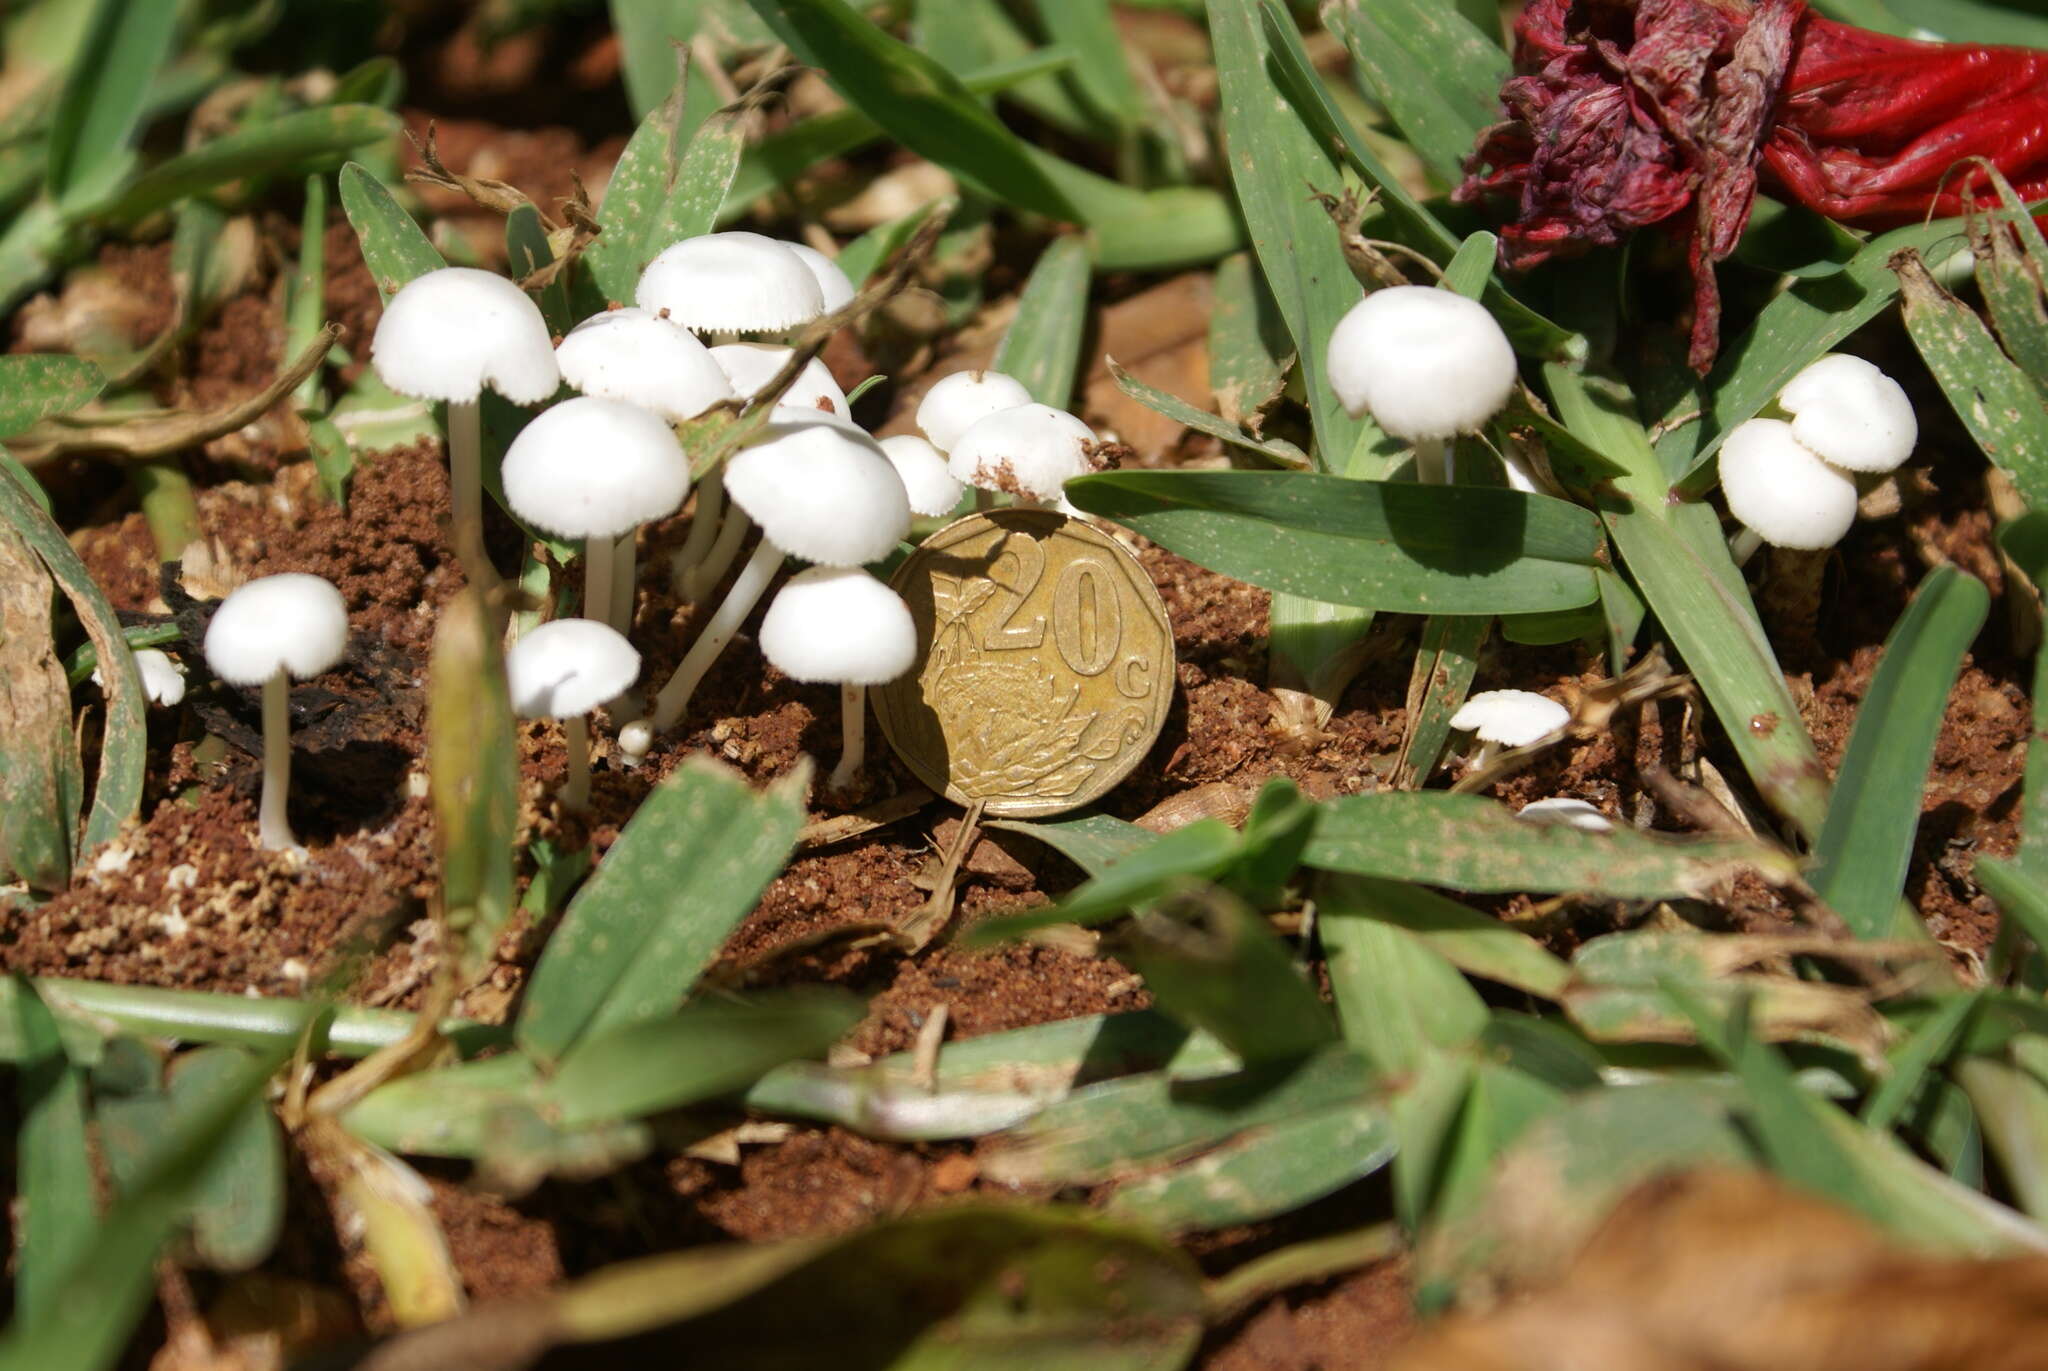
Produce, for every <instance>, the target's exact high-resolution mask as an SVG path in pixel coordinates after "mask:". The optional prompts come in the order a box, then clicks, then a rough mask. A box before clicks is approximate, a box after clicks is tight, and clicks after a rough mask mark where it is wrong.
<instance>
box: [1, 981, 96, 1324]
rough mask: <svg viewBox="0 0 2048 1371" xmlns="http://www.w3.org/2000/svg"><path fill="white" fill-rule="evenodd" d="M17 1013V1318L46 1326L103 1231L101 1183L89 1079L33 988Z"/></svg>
mask: <svg viewBox="0 0 2048 1371" xmlns="http://www.w3.org/2000/svg"><path fill="white" fill-rule="evenodd" d="M13 984H14V987H15V993H14V1004H13V1006H12V1007H13V1011H14V1017H15V1019H16V1026H15V1032H16V1033H18V1034H19V1035H20V1038H21V1042H22V1045H23V1051H22V1054H21V1057H20V1074H19V1075H18V1076H17V1078H16V1080H15V1098H16V1101H17V1106H18V1108H19V1109H20V1111H21V1130H20V1132H19V1133H17V1134H16V1135H15V1156H16V1160H15V1190H16V1193H17V1195H18V1196H19V1199H18V1201H17V1204H18V1210H17V1217H16V1219H15V1267H14V1318H15V1320H16V1323H17V1325H21V1324H29V1323H33V1322H36V1321H38V1320H41V1319H44V1318H47V1317H48V1316H49V1314H50V1312H51V1309H50V1305H51V1301H52V1299H53V1297H54V1296H55V1294H56V1292H57V1291H58V1290H59V1289H60V1288H61V1286H62V1282H63V1279H64V1276H65V1274H66V1273H67V1272H68V1271H70V1270H71V1269H72V1268H73V1267H75V1266H76V1265H77V1262H78V1257H79V1254H80V1253H81V1252H83V1251H84V1250H85V1249H86V1247H87V1245H88V1244H89V1243H91V1241H92V1236H93V1230H94V1229H95V1228H97V1227H98V1226H99V1203H98V1183H97V1181H96V1180H95V1179H94V1176H93V1165H92V1148H91V1145H90V1143H89V1140H88V1137H87V1122H86V1087H85V1072H84V1071H83V1070H81V1069H80V1068H79V1067H77V1066H75V1065H73V1064H72V1062H71V1060H70V1058H69V1057H67V1056H66V1055H65V1053H64V1046H63V1043H62V1042H61V1041H60V1040H59V1038H58V1034H57V1021H56V1019H55V1018H54V1017H52V1015H51V1013H50V1011H49V1008H48V1007H47V1006H45V1005H44V1004H43V1001H42V997H41V996H39V995H37V994H36V992H35V988H34V986H33V985H32V984H31V983H30V982H28V981H26V980H24V979H22V978H20V977H16V978H14V981H13Z"/></svg>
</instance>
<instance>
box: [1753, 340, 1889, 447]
mask: <svg viewBox="0 0 2048 1371" xmlns="http://www.w3.org/2000/svg"><path fill="white" fill-rule="evenodd" d="M1778 408H1780V409H1782V410H1784V411H1785V412H1786V413H1787V414H1789V415H1791V416H1792V436H1793V437H1795V438H1797V439H1798V440H1799V441H1800V442H1802V443H1804V444H1806V446H1808V447H1809V448H1811V449H1813V451H1814V453H1815V455H1816V456H1818V457H1820V459H1821V460H1822V461H1824V462H1827V463H1828V464H1829V465H1830V466H1838V467H1841V468H1842V469H1843V470H1845V471H1892V470H1895V469H1896V468H1897V467H1898V466H1899V464H1900V463H1902V462H1904V461H1905V460H1906V459H1907V458H1908V457H1910V456H1912V455H1913V444H1914V443H1915V442H1917V441H1919V438H1920V420H1919V417H1918V416H1917V415H1915V414H1914V413H1913V402H1912V401H1911V400H1908V399H1907V398H1906V391H1905V388H1904V387H1903V386H1901V385H1900V384H1899V383H1898V382H1897V381H1894V380H1893V379H1892V378H1891V377H1889V376H1887V375H1885V374H1884V373H1883V372H1882V371H1879V370H1878V369H1877V368H1876V367H1874V366H1872V365H1871V364H1870V363H1869V362H1866V361H1864V360H1863V359H1862V358H1861V357H1854V356H1851V355H1850V354H1848V353H1846V352H1831V353H1829V354H1828V355H1827V356H1825V357H1823V358H1821V359H1820V360H1819V361H1817V362H1814V363H1812V364H1811V365H1810V366H1808V367H1807V368H1806V369H1805V370H1804V371H1802V372H1800V373H1799V374H1798V375H1797V376H1794V377H1793V378H1792V379H1791V380H1790V381H1789V382H1787V383H1786V385H1785V388H1784V389H1783V390H1781V391H1779V392H1778Z"/></svg>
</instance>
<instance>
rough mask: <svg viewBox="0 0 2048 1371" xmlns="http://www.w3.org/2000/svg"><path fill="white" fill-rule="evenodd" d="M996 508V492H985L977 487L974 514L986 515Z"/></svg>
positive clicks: (975, 489)
mask: <svg viewBox="0 0 2048 1371" xmlns="http://www.w3.org/2000/svg"><path fill="white" fill-rule="evenodd" d="M995 507H996V495H995V492H994V491H992V490H985V489H983V488H982V487H980V486H976V487H975V488H974V512H975V513H976V514H986V513H988V512H989V511H990V510H992V509H994V508H995Z"/></svg>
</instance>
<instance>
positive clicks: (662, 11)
mask: <svg viewBox="0 0 2048 1371" xmlns="http://www.w3.org/2000/svg"><path fill="white" fill-rule="evenodd" d="M703 9H704V0H611V17H612V29H613V31H614V32H615V33H617V34H618V36H619V56H620V59H621V61H620V73H619V74H620V75H621V76H622V77H624V78H625V84H626V103H627V104H628V105H630V106H632V109H633V113H634V115H635V116H636V117H641V116H645V115H648V114H650V113H652V112H653V111H654V110H656V109H658V108H660V106H661V105H662V104H663V103H664V102H666V101H668V100H671V99H674V100H676V111H677V114H678V116H679V117H680V119H681V121H682V124H681V126H682V129H683V132H684V136H685V137H687V136H688V134H689V132H690V131H691V130H693V129H695V128H696V127H697V125H698V124H700V123H702V122H703V121H704V118H705V117H706V116H707V115H709V114H710V113H711V111H712V110H714V109H716V108H717V107H718V96H717V94H716V93H715V88H714V87H713V86H712V84H711V82H710V81H709V79H706V78H704V77H703V76H702V73H701V71H699V70H696V69H694V63H693V64H692V65H693V70H692V71H691V72H690V79H689V80H688V81H686V82H683V83H681V87H682V88H681V90H680V91H678V89H677V86H678V82H677V79H676V78H677V62H676V50H675V47H674V46H673V45H674V44H675V43H682V44H684V45H685V46H687V45H688V44H689V42H690V40H691V39H692V38H694V37H696V35H697V30H698V27H699V22H700V16H701V14H702V11H703ZM679 97H680V98H679Z"/></svg>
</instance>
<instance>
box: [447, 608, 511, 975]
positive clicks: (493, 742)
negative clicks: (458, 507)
mask: <svg viewBox="0 0 2048 1371" xmlns="http://www.w3.org/2000/svg"><path fill="white" fill-rule="evenodd" d="M504 636H505V635H504V626H503V624H502V622H501V621H500V620H499V619H498V616H496V615H494V614H492V613H490V612H489V611H488V610H487V609H486V608H485V607H484V602H483V598H482V597H481V596H480V595H478V594H476V593H475V592H472V591H465V592H463V593H462V594H460V595H457V596H456V597H455V598H454V599H453V600H451V601H450V602H449V603H448V605H447V607H446V608H444V609H443V610H442V611H441V622H440V625H439V626H438V627H437V628H436V629H435V632H434V647H433V655H432V657H431V659H430V660H429V663H428V668H427V789H428V794H429V795H430V796H431V798H432V800H433V806H434V843H435V849H436V852H437V855H438V856H439V857H440V859H441V906H442V911H443V917H444V918H445V919H446V920H447V925H448V931H449V932H450V933H452V934H454V936H455V937H456V939H457V951H456V956H457V964H458V967H459V974H460V975H461V976H462V977H463V978H464V980H465V981H467V980H468V979H470V978H473V977H474V976H476V975H477V974H478V973H479V972H480V971H482V970H483V968H484V967H486V966H487V965H489V963H490V960H491V957H492V954H493V951H494V949H495V948H496V946H497V942H498V935H499V934H500V933H501V932H503V931H504V928H505V924H506V923H507V921H509V920H510V919H511V917H512V902H513V871H512V862H513V856H514V852H515V844H514V839H515V838H516V836H517V830H518V827H519V749H518V745H517V738H516V735H515V728H516V723H515V720H514V719H513V715H512V700H511V694H510V687H509V686H508V685H507V684H506V679H505V654H504V648H503V643H504Z"/></svg>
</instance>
